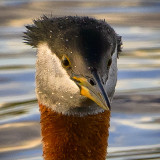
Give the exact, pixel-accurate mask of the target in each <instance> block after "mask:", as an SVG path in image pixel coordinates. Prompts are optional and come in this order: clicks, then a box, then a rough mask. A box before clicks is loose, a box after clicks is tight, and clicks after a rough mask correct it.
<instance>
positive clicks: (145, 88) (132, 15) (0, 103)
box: [0, 0, 160, 160]
mask: <svg viewBox="0 0 160 160" xmlns="http://www.w3.org/2000/svg"><path fill="white" fill-rule="evenodd" d="M51 13H52V15H55V16H58V15H88V16H92V17H96V18H99V19H106V21H108V22H109V23H110V24H111V25H112V26H113V27H114V28H115V30H116V32H117V33H118V34H120V35H121V36H122V37H123V42H124V49H123V53H122V54H121V56H120V59H119V60H118V66H119V73H118V84H117V88H116V95H115V99H114V101H113V105H112V118H111V128H110V137H109V149H108V152H109V154H108V159H109V160H148V159H149V160H152V159H154V160H158V159H160V98H159V97H160V21H159V17H160V1H158V0H152V1H147V0H136V1H131V0H126V1H122V0H113V1H107V0H106V1H102V0H100V1H93V0H90V1H83V0H73V1H63V0H61V1H58V0H57V1H52V0H50V1H42V0H39V1H38V0H30V1H29V0H1V1H0V159H2V160H40V159H42V158H41V154H42V150H41V138H40V126H39V111H38V105H37V101H36V97H35V93H34V89H35V82H34V81H35V80H34V74H35V67H34V65H35V60H36V54H35V53H36V50H33V49H31V48H30V47H29V46H25V45H24V44H23V43H22V32H23V31H25V28H24V25H25V24H30V23H31V22H32V19H34V18H37V17H39V16H40V15H42V14H51Z"/></svg>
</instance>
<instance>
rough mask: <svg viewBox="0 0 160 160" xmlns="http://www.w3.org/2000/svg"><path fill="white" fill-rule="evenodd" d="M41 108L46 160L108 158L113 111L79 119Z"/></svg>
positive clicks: (93, 159)
mask: <svg viewBox="0 0 160 160" xmlns="http://www.w3.org/2000/svg"><path fill="white" fill-rule="evenodd" d="M39 108H40V112H41V134H42V141H43V157H44V159H45V160H105V159H106V154H107V150H106V148H107V146H108V135H109V131H108V128H109V123H110V111H104V112H103V113H99V114H97V115H88V116H84V117H78V116H68V115H62V114H60V113H56V112H54V111H52V110H51V109H50V108H47V107H45V106H43V105H41V104H40V105H39Z"/></svg>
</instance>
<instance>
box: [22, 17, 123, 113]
mask: <svg viewBox="0 0 160 160" xmlns="http://www.w3.org/2000/svg"><path fill="white" fill-rule="evenodd" d="M26 28H27V31H26V32H25V36H24V37H25V40H26V43H27V44H29V45H31V46H33V47H36V48H38V54H37V57H38V58H37V63H36V93H37V97H38V101H39V103H42V104H43V105H45V106H48V107H51V108H52V109H53V110H54V111H56V112H59V113H63V114H72V115H74V114H76V115H80V116H83V115H88V114H96V113H99V112H103V111H104V110H109V109H110V101H111V99H112V97H113V94H114V91H115V86H116V81H117V57H118V52H119V51H120V47H121V40H120V36H118V35H117V34H116V33H115V31H114V30H113V28H112V27H110V26H109V25H108V24H107V23H106V22H104V21H101V20H95V19H93V18H88V17H60V18H47V17H46V16H44V17H42V18H41V19H38V20H35V21H34V24H33V25H29V26H26Z"/></svg>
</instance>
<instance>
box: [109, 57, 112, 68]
mask: <svg viewBox="0 0 160 160" xmlns="http://www.w3.org/2000/svg"><path fill="white" fill-rule="evenodd" d="M111 64H112V59H109V61H108V67H110V66H111Z"/></svg>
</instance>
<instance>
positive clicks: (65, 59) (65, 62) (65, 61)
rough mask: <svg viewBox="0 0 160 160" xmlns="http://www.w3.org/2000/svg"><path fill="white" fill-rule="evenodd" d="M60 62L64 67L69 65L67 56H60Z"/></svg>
mask: <svg viewBox="0 0 160 160" xmlns="http://www.w3.org/2000/svg"><path fill="white" fill-rule="evenodd" d="M62 64H63V66H64V67H70V61H69V59H68V57H67V56H63V57H62Z"/></svg>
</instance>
